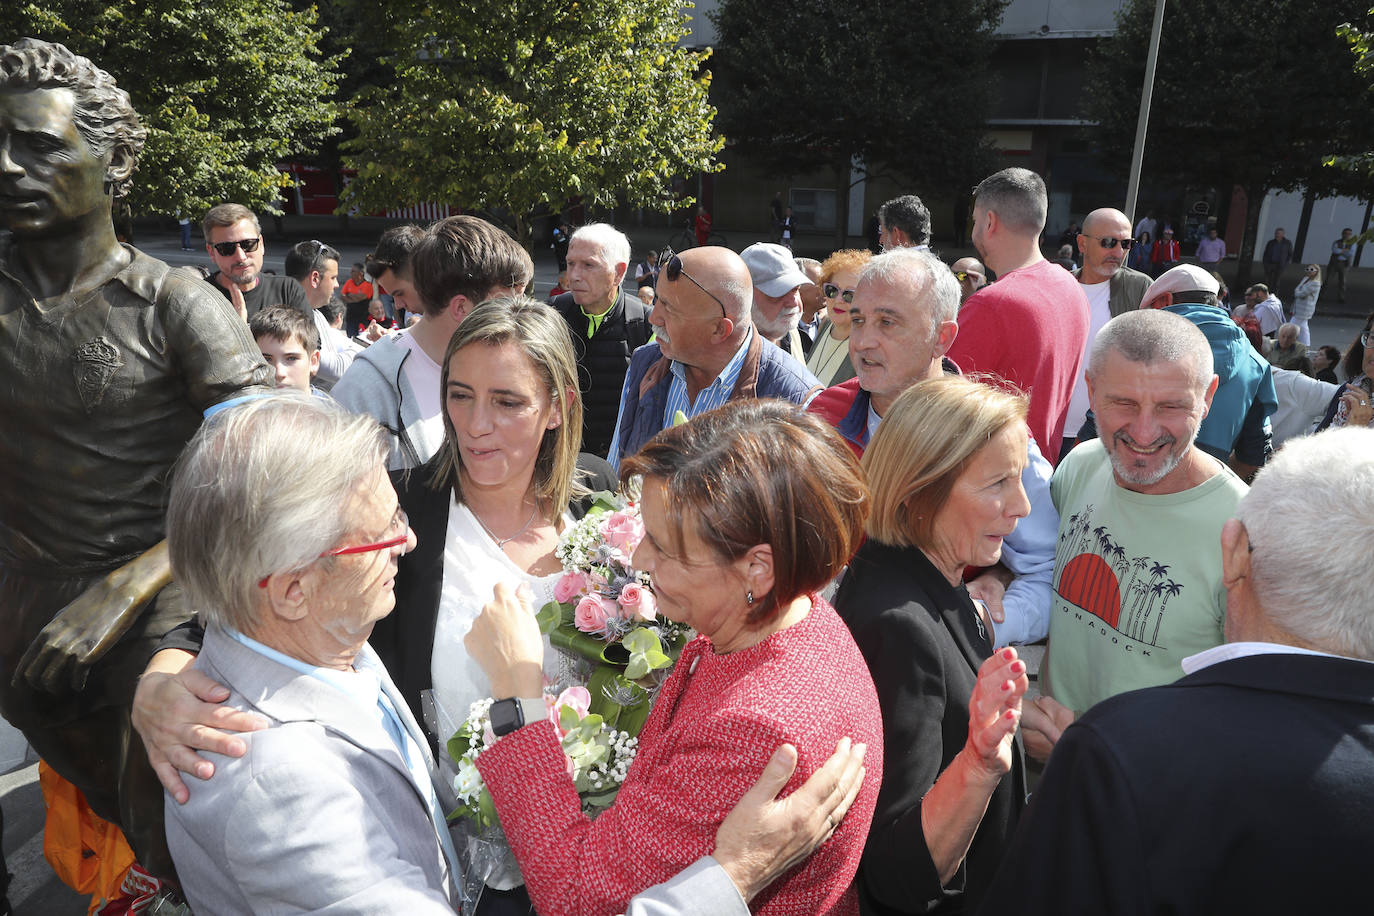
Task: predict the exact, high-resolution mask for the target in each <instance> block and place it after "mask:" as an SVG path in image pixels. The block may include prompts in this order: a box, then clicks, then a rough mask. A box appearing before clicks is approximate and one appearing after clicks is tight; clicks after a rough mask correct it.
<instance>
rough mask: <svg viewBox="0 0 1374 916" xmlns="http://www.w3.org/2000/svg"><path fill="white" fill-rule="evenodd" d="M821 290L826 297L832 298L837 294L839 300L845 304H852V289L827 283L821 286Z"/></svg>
mask: <svg viewBox="0 0 1374 916" xmlns="http://www.w3.org/2000/svg"><path fill="white" fill-rule="evenodd" d="M821 292H822V293H823V294H824V295H825V298H827V299H834V298H835V297H836V296H839V297H840V301H841V302H843V303H844V304H845V305H853V304H854V290H852V289H840V288H839V287H838V286H836V285H835V284H834V283H827V284H825V285H824V286H822V287H821Z"/></svg>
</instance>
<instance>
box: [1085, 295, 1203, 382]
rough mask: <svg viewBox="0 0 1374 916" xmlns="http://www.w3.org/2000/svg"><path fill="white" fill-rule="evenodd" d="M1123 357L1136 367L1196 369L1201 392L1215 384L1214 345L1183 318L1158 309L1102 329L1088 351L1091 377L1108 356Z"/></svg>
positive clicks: (1126, 315) (1119, 317) (1121, 317)
mask: <svg viewBox="0 0 1374 916" xmlns="http://www.w3.org/2000/svg"><path fill="white" fill-rule="evenodd" d="M1113 351H1114V352H1116V353H1120V354H1121V355H1122V356H1124V357H1125V358H1126V359H1128V360H1130V361H1131V362H1133V363H1181V362H1183V361H1184V360H1187V361H1188V364H1189V365H1191V366H1192V367H1193V371H1194V378H1195V381H1196V383H1197V385H1198V387H1200V388H1204V389H1205V388H1206V387H1207V386H1208V385H1209V384H1211V382H1212V374H1213V368H1212V345H1211V344H1209V343H1208V342H1207V338H1206V337H1205V336H1203V333H1202V332H1201V331H1200V330H1198V327H1197V325H1195V324H1193V323H1192V322H1191V321H1189V320H1188V319H1187V318H1184V317H1183V316H1182V315H1175V314H1173V313H1172V312H1165V311H1161V310H1159V309H1141V310H1140V311H1136V312H1123V313H1122V314H1120V315H1117V316H1116V317H1115V318H1113V319H1112V320H1111V321H1109V322H1107V323H1106V324H1105V325H1103V326H1102V330H1100V331H1098V332H1097V337H1095V338H1093V344H1092V349H1091V350H1089V351H1088V375H1090V376H1095V375H1096V374H1097V373H1098V372H1099V371H1101V369H1102V364H1103V362H1105V361H1106V359H1107V354H1108V353H1111V352H1113Z"/></svg>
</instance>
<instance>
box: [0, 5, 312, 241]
mask: <svg viewBox="0 0 1374 916" xmlns="http://www.w3.org/2000/svg"><path fill="white" fill-rule="evenodd" d="M0 35H8V36H12V37H13V38H16V39H17V38H20V37H25V36H28V37H32V38H42V39H45V40H47V41H57V42H61V43H62V44H64V45H66V46H67V47H68V48H70V49H71V50H72V51H74V52H76V53H77V54H80V55H82V56H84V57H88V58H90V59H91V60H92V61H93V62H94V63H95V64H96V66H98V67H100V68H101V69H103V70H106V71H108V72H109V73H110V74H111V75H112V76H113V77H114V78H115V81H116V82H117V83H118V84H119V86H120V88H121V89H124V90H125V91H126V92H128V93H129V96H130V97H131V98H132V100H133V103H134V108H135V109H136V110H137V111H138V113H139V115H140V117H141V118H142V119H143V123H144V126H145V127H147V128H148V142H147V145H146V146H145V147H144V149H143V153H142V155H141V156H140V157H139V161H138V171H137V172H136V173H135V175H134V188H133V193H132V194H131V195H130V198H129V203H130V206H131V207H132V210H133V212H134V213H136V214H150V213H157V214H164V215H174V214H176V213H183V214H189V215H199V214H201V213H203V212H205V211H206V210H207V209H209V208H210V207H212V206H214V205H215V204H218V203H222V202H224V201H226V200H229V201H234V202H236V203H241V204H244V205H245V206H247V207H250V208H252V209H255V210H273V209H275V208H276V206H277V201H278V198H279V197H280V195H281V188H282V186H283V180H284V178H283V176H282V175H281V173H280V172H278V170H277V167H276V165H277V163H278V162H279V161H281V160H282V159H285V158H288V157H290V156H292V155H295V154H298V153H301V152H304V151H308V150H311V149H313V148H315V147H316V146H317V145H318V144H319V142H320V141H321V140H322V139H323V138H324V137H327V136H329V135H330V134H331V133H333V132H335V131H336V130H337V128H336V127H335V125H334V122H335V120H336V119H337V117H338V106H337V104H336V102H335V100H334V94H335V85H336V83H337V80H338V74H337V72H336V69H335V66H334V63H333V62H331V61H328V60H324V59H322V57H321V55H320V53H319V51H318V39H319V33H318V31H317V29H316V15H315V10H314V9H313V8H307V9H303V10H295V9H293V8H292V7H291V6H290V4H288V3H286V2H285V0H218V2H216V3H213V4H206V3H201V2H199V0H152V2H148V0H101V2H91V0H43V2H42V3H35V2H18V3H11V4H7V5H5V6H4V8H3V10H0Z"/></svg>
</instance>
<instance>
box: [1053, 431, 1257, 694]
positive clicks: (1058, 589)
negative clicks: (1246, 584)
mask: <svg viewBox="0 0 1374 916" xmlns="http://www.w3.org/2000/svg"><path fill="white" fill-rule="evenodd" d="M1216 467H1217V473H1216V474H1215V475H1213V476H1212V477H1211V478H1209V479H1208V480H1207V481H1205V482H1204V483H1202V484H1199V485H1198V486H1196V487H1193V488H1192V489H1189V490H1184V491H1182V492H1181V493H1170V494H1167V495H1164V496H1147V495H1144V494H1141V493H1136V492H1134V491H1132V490H1127V489H1125V488H1123V487H1121V486H1118V485H1117V483H1116V480H1115V478H1114V477H1113V476H1112V466H1111V462H1110V460H1109V459H1108V458H1107V453H1106V451H1105V450H1104V449H1103V447H1102V443H1101V441H1100V440H1094V441H1092V442H1088V443H1084V444H1082V445H1080V446H1079V447H1078V448H1076V449H1074V450H1073V451H1072V452H1070V453H1069V455H1068V456H1067V457H1066V458H1065V459H1064V461H1063V462H1062V463H1061V464H1060V465H1059V468H1058V469H1057V470H1056V471H1055V474H1054V477H1053V479H1052V480H1051V481H1050V495H1051V497H1053V499H1054V504H1055V507H1056V508H1057V509H1058V510H1059V543H1058V547H1057V549H1056V551H1055V558H1054V593H1053V598H1052V600H1053V607H1052V609H1051V613H1050V643H1049V658H1048V660H1047V663H1046V668H1047V669H1048V670H1047V671H1045V672H1043V673H1042V680H1043V681H1045V682H1046V683H1045V692H1046V693H1048V694H1050V695H1051V696H1053V697H1054V698H1055V699H1056V700H1058V701H1059V702H1060V703H1063V704H1064V705H1065V706H1068V707H1069V708H1070V709H1073V710H1075V711H1077V712H1078V713H1079V714H1082V713H1083V712H1084V711H1086V710H1087V709H1088V708H1089V707H1090V706H1092V705H1093V704H1095V703H1097V702H1099V701H1100V700H1104V699H1106V698H1107V697H1110V696H1115V695H1116V694H1118V693H1124V692H1125V691H1127V690H1136V689H1138V688H1141V687H1154V686H1157V685H1159V684H1168V683H1171V682H1173V681H1176V680H1178V679H1179V678H1180V677H1182V676H1183V669H1182V667H1181V666H1180V663H1181V662H1182V660H1183V659H1184V658H1187V657H1188V656H1189V655H1193V654H1194V653H1197V652H1201V651H1202V650H1204V649H1210V648H1211V647H1212V646H1216V645H1219V644H1220V643H1221V642H1222V641H1223V622H1224V618H1225V611H1226V590H1225V589H1224V588H1223V587H1222V584H1221V579H1222V573H1221V528H1222V526H1223V525H1225V524H1226V520H1227V519H1229V518H1231V516H1232V515H1233V514H1234V513H1235V509H1236V504H1237V503H1238V502H1240V499H1241V497H1242V496H1243V495H1245V491H1246V486H1245V484H1244V483H1242V482H1241V480H1240V478H1239V477H1237V476H1236V475H1235V474H1233V473H1231V471H1230V469H1228V468H1226V467H1225V466H1223V465H1222V464H1221V463H1220V462H1217V465H1216Z"/></svg>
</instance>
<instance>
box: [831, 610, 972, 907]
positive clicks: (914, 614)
mask: <svg viewBox="0 0 1374 916" xmlns="http://www.w3.org/2000/svg"><path fill="white" fill-rule="evenodd" d="M875 597H876V596H875ZM851 598H857V596H854V595H852V593H851ZM860 600H862V599H860ZM929 619H930V618H929V613H928V612H927V611H926V610H925V609H924V608H922V607H920V606H919V605H917V604H907V605H898V606H897V607H892V608H889V609H886V610H880V611H876V612H875V613H874V614H873V615H871V616H870V617H868V618H867V620H866V621H865V622H864V623H863V624H861V625H859V626H857V627H855V628H854V630H853V633H854V640H855V642H856V643H858V645H859V650H860V651H861V652H862V653H863V656H864V659H865V660H866V661H867V662H868V669H869V672H870V673H871V674H872V675H873V684H874V686H875V687H876V688H877V690H878V705H879V708H880V709H881V711H882V716H883V783H882V787H881V788H880V789H879V790H878V806H877V809H876V810H875V812H874V814H873V826H872V828H871V829H870V831H869V834H868V843H867V845H866V846H865V847H864V855H863V863H862V865H861V874H862V876H863V881H864V884H865V887H866V890H867V892H868V893H869V894H870V895H872V896H873V897H874V898H875V899H876V900H878V901H879V902H881V903H883V904H885V905H887V906H890V907H895V908H897V909H899V910H900V911H902V912H908V913H911V912H922V911H923V910H925V909H928V908H929V907H930V906H932V905H933V904H935V903H938V902H940V901H941V900H942V899H944V897H945V896H947V894H946V892H947V891H948V892H950V893H955V894H957V893H958V892H959V891H961V890H962V888H963V883H964V869H963V866H962V865H961V866H960V868H959V871H958V873H956V875H955V876H954V878H953V879H952V880H951V881H950V882H949V884H948V885H947V886H946V887H945V888H942V887H941V885H940V876H939V873H938V872H937V871H936V869H935V863H934V862H933V861H932V860H931V858H930V852H929V850H928V849H927V848H926V840H925V832H924V831H923V830H922V828H921V800H922V798H924V796H925V794H926V793H927V792H929V791H930V787H931V786H933V785H934V784H935V779H936V777H938V776H939V775H940V771H941V769H942V768H943V766H944V761H945V759H946V756H947V755H946V739H947V736H946V734H945V732H944V728H943V723H944V719H945V717H946V713H947V709H946V706H947V703H948V702H949V698H948V697H947V696H946V693H947V690H946V667H947V662H948V660H949V659H948V657H947V656H946V654H945V651H942V647H941V646H940V645H939V644H938V639H937V637H938V634H937V633H935V632H934V631H933V630H932V629H931V624H930V623H929V622H927V621H929ZM949 650H950V651H957V650H954V649H953V647H952V646H951V647H949ZM965 702H967V700H965ZM963 730H964V731H965V732H967V722H966V720H965V724H964V729H963ZM960 746H962V739H961V743H960V744H959V745H956V746H955V747H954V748H953V749H952V751H951V753H950V756H952V753H953V752H954V751H957V750H958V748H959V747H960Z"/></svg>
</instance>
